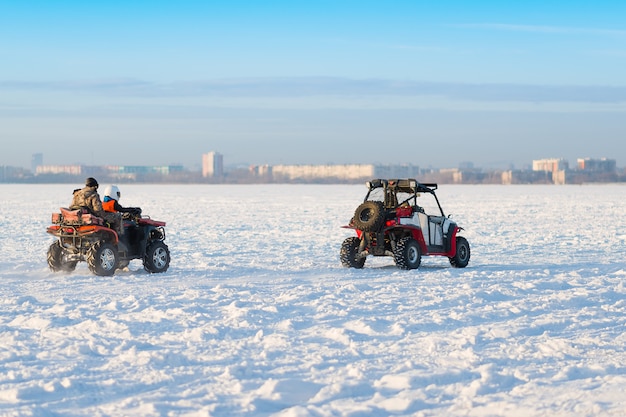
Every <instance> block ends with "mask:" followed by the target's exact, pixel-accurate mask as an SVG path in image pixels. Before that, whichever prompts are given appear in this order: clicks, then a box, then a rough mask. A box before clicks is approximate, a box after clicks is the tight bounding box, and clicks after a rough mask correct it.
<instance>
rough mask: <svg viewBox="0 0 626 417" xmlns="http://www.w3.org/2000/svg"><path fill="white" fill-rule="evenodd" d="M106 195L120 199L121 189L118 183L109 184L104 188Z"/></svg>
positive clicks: (116, 199)
mask: <svg viewBox="0 0 626 417" xmlns="http://www.w3.org/2000/svg"><path fill="white" fill-rule="evenodd" d="M104 196H105V197H109V198H112V199H113V200H115V201H120V189H119V188H117V185H107V186H106V188H105V189H104Z"/></svg>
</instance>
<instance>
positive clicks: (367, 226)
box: [352, 200, 385, 232]
mask: <svg viewBox="0 0 626 417" xmlns="http://www.w3.org/2000/svg"><path fill="white" fill-rule="evenodd" d="M384 221H385V208H384V206H383V203H382V202H381V201H369V200H368V201H365V202H363V203H362V204H361V205H360V206H359V207H357V209H356V210H355V211H354V217H353V218H352V222H353V224H354V227H355V228H356V229H358V230H362V231H364V232H376V231H378V230H380V228H381V227H382V225H383V223H384Z"/></svg>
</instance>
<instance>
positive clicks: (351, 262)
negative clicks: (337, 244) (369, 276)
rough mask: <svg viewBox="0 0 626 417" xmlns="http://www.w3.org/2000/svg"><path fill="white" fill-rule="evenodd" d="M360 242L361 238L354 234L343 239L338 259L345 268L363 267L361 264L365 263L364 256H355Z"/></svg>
mask: <svg viewBox="0 0 626 417" xmlns="http://www.w3.org/2000/svg"><path fill="white" fill-rule="evenodd" d="M360 244H361V240H360V239H359V238H358V237H354V236H353V237H349V238H347V239H346V240H344V241H343V243H342V244H341V251H340V252H339V259H340V260H341V264H342V265H343V266H345V267H347V268H357V269H361V268H363V265H365V257H359V258H357V254H358V252H359V245H360Z"/></svg>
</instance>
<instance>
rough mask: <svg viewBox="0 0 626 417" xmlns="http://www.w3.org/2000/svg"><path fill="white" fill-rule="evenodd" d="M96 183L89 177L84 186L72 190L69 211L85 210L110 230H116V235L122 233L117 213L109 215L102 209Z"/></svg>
mask: <svg viewBox="0 0 626 417" xmlns="http://www.w3.org/2000/svg"><path fill="white" fill-rule="evenodd" d="M98 187H99V184H98V181H97V180H96V179H95V178H93V177H89V178H87V179H86V180H85V186H84V187H83V188H81V189H77V190H74V193H73V197H72V204H71V205H70V208H71V209H80V208H82V209H86V210H87V211H89V212H90V213H91V214H93V215H94V216H98V217H101V218H102V219H104V220H105V221H106V222H107V223H109V225H111V228H112V229H117V231H118V233H123V232H124V230H123V228H122V217H121V215H120V214H119V213H110V212H107V211H106V210H104V208H103V207H102V201H101V200H100V195H99V194H98Z"/></svg>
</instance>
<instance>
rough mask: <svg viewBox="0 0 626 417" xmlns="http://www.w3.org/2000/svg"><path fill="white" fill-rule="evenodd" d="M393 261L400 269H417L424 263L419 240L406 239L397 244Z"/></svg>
mask: <svg viewBox="0 0 626 417" xmlns="http://www.w3.org/2000/svg"><path fill="white" fill-rule="evenodd" d="M393 259H394V261H395V262H396V266H397V267H398V268H400V269H417V268H419V266H420V264H421V263H422V253H421V251H420V245H419V243H417V240H415V239H413V238H412V237H404V238H402V239H400V241H398V243H397V244H396V249H395V250H394V251H393Z"/></svg>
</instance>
